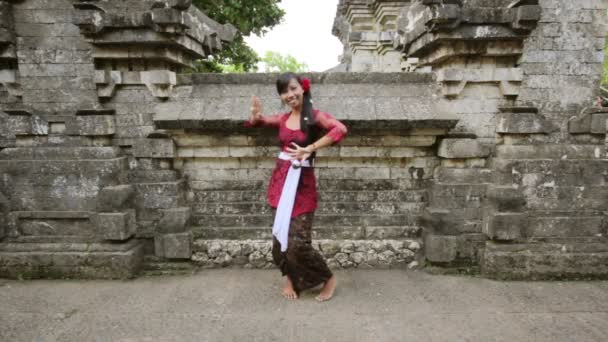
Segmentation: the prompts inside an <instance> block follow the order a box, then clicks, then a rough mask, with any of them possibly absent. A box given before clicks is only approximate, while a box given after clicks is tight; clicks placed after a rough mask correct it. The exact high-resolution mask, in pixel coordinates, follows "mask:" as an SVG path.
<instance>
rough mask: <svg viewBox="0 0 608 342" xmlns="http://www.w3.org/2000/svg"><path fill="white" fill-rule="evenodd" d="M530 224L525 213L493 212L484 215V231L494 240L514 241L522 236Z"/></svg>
mask: <svg viewBox="0 0 608 342" xmlns="http://www.w3.org/2000/svg"><path fill="white" fill-rule="evenodd" d="M527 225H528V214H525V213H492V212H491V211H489V212H488V214H487V215H486V216H485V217H484V225H483V232H484V233H485V234H486V235H487V236H488V237H489V238H490V239H492V240H498V241H513V240H517V239H519V238H521V237H522V232H523V231H524V229H525V228H526V227H527Z"/></svg>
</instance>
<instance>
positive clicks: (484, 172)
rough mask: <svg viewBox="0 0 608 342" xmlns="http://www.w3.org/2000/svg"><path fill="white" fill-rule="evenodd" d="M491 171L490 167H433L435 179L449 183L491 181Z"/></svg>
mask: <svg viewBox="0 0 608 342" xmlns="http://www.w3.org/2000/svg"><path fill="white" fill-rule="evenodd" d="M492 175H493V172H492V170H490V169H482V168H473V169H462V168H449V167H437V168H435V180H436V181H437V182H439V183H449V184H482V183H491V182H492Z"/></svg>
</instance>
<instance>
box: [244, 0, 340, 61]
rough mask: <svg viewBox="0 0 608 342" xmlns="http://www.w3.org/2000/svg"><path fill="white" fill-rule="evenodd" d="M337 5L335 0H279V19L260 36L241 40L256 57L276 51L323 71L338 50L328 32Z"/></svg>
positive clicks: (337, 45)
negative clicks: (281, 12) (280, 21)
mask: <svg viewBox="0 0 608 342" xmlns="http://www.w3.org/2000/svg"><path fill="white" fill-rule="evenodd" d="M337 5H338V0H283V1H281V3H280V4H279V6H280V7H281V8H283V10H285V16H284V17H283V22H282V23H281V24H280V25H277V26H275V27H274V29H273V30H272V31H270V32H268V33H266V34H265V35H264V36H263V37H257V36H253V35H252V36H250V37H248V38H246V39H245V41H246V42H247V44H249V46H251V47H252V48H253V49H254V50H255V51H256V52H257V53H258V54H259V55H260V57H263V56H264V54H265V53H266V51H277V52H280V53H281V54H284V55H285V54H289V55H292V56H294V57H295V58H296V59H297V60H298V61H300V62H304V63H306V64H308V67H309V69H310V71H325V70H327V69H329V68H331V67H334V66H336V65H337V64H338V56H340V54H341V53H342V44H341V43H340V41H339V40H338V38H336V37H334V36H333V35H332V34H331V28H332V26H333V23H334V17H335V16H336V6H337ZM260 71H263V70H260Z"/></svg>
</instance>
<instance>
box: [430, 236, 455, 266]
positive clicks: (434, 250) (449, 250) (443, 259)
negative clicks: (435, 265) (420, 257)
mask: <svg viewBox="0 0 608 342" xmlns="http://www.w3.org/2000/svg"><path fill="white" fill-rule="evenodd" d="M457 248H458V237H456V236H444V235H433V234H427V235H426V236H425V238H424V253H425V257H426V259H427V260H429V261H430V262H439V263H448V262H451V261H454V260H455V259H456V256H457Z"/></svg>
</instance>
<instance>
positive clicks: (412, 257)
mask: <svg viewBox="0 0 608 342" xmlns="http://www.w3.org/2000/svg"><path fill="white" fill-rule="evenodd" d="M312 246H313V248H315V249H317V250H319V251H320V252H321V254H322V255H323V256H324V257H325V258H326V261H327V264H328V266H329V267H330V268H332V269H339V268H404V267H408V268H417V267H418V266H419V260H421V257H422V254H421V242H420V241H419V240H313V242H312ZM193 249H194V254H193V256H192V261H193V262H194V263H195V264H197V265H200V266H201V267H203V268H218V267H227V266H237V267H243V268H274V267H275V266H274V264H273V262H272V252H271V251H272V241H270V240H195V241H194V247H193Z"/></svg>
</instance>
